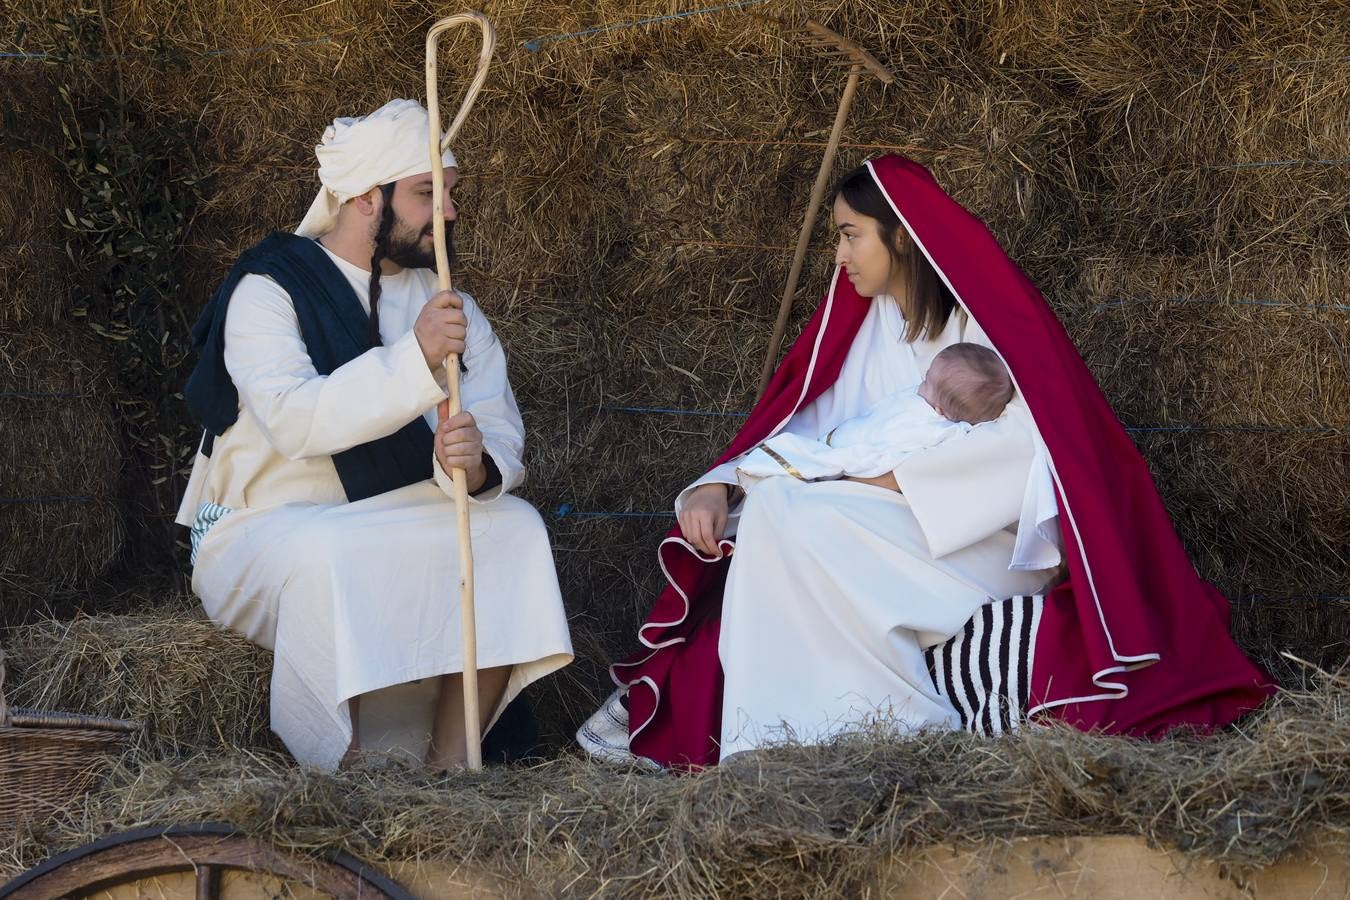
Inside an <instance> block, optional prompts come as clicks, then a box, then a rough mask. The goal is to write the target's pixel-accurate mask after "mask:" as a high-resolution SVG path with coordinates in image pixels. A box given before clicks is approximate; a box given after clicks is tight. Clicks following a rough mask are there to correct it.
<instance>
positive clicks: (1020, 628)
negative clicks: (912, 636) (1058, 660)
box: [924, 594, 1045, 735]
mask: <svg viewBox="0 0 1350 900" xmlns="http://www.w3.org/2000/svg"><path fill="white" fill-rule="evenodd" d="M1044 608H1045V598H1044V597H1043V596H1041V595H1039V594H1037V595H1034V596H1024V597H1013V598H1011V599H1008V600H999V601H996V602H994V603H987V604H985V605H984V606H982V607H980V610H979V612H977V613H975V615H974V616H973V617H971V619H970V621H969V622H967V623H966V627H965V628H964V629H962V630H961V631H959V632H957V633H956V635H955V636H954V637H953V638H951V640H949V641H947V642H945V643H942V644H937V645H936V646H933V647H929V648H928V649H927V650H926V651H924V655H925V657H926V659H927V662H928V674H929V675H930V676H931V677H932V679H933V685H934V686H935V687H936V688H937V692H938V693H939V694H941V695H942V696H943V697H945V698H947V700H948V701H950V702H951V704H952V706H954V707H956V711H957V713H959V714H960V716H961V727H962V728H963V729H965V730H966V731H969V732H971V733H973V734H983V735H995V734H1002V733H1004V732H1007V731H1012V730H1013V729H1015V728H1017V727H1018V725H1019V724H1020V723H1021V721H1022V720H1023V718H1024V717H1025V715H1026V708H1027V694H1028V691H1029V687H1030V681H1031V666H1032V662H1033V659H1032V657H1033V655H1034V654H1035V650H1036V640H1035V638H1036V629H1037V628H1038V627H1039V626H1040V623H1041V610H1042V609H1044Z"/></svg>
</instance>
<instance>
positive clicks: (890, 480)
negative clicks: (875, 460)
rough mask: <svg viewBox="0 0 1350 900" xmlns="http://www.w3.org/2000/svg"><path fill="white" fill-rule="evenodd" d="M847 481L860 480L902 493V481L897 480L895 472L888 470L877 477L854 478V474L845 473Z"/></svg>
mask: <svg viewBox="0 0 1350 900" xmlns="http://www.w3.org/2000/svg"><path fill="white" fill-rule="evenodd" d="M844 480H845V481H859V482H862V483H863V484H874V485H876V486H877V487H880V488H885V489H886V490H888V491H895V492H896V493H897V494H898V493H900V482H898V481H896V480H895V473H894V472H887V473H886V474H885V475H878V476H877V477H876V478H854V477H853V476H852V475H845V476H844Z"/></svg>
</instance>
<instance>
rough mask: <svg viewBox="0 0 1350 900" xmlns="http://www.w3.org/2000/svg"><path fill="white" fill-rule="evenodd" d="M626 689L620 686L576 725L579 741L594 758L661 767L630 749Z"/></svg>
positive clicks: (645, 767) (648, 766) (650, 768)
mask: <svg viewBox="0 0 1350 900" xmlns="http://www.w3.org/2000/svg"><path fill="white" fill-rule="evenodd" d="M623 695H624V689H623V688H617V689H615V691H614V693H612V694H610V695H609V698H608V699H606V700H605V702H604V703H602V704H600V708H599V709H597V710H596V711H595V713H594V714H593V715H592V716H591V717H590V718H589V719H587V720H586V721H585V722H583V723H582V724H581V727H580V728H578V729H577V743H578V744H580V745H581V749H583V750H585V751H586V753H587V755H589V756H590V757H591V758H592V759H598V760H600V761H602V762H608V763H615V764H617V765H621V766H634V765H635V766H639V767H641V768H644V769H649V770H653V771H659V770H660V769H661V767H660V766H659V765H657V764H656V762H654V761H653V760H650V759H648V758H647V757H645V756H637V755H636V754H634V753H633V752H632V751H631V750H629V749H628V709H627V707H625V706H624V705H623Z"/></svg>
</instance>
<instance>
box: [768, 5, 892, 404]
mask: <svg viewBox="0 0 1350 900" xmlns="http://www.w3.org/2000/svg"><path fill="white" fill-rule="evenodd" d="M762 18H766V19H767V18H769V17H768V16H763V17H762ZM770 21H774V22H778V24H780V25H785V24H786V23H784V22H782V21H781V20H778V19H770ZM804 37H805V39H806V41H807V43H809V44H812V45H813V46H816V47H820V48H823V49H825V50H827V51H828V52H830V53H832V54H836V55H837V56H838V58H839V61H840V62H841V63H842V64H843V65H847V66H848V68H849V73H848V83H847V84H845V85H844V93H843V96H841V97H840V98H839V109H838V111H837V112H835V114H834V127H833V128H831V129H830V140H829V142H828V143H827V144H826V146H825V157H824V159H822V160H821V161H820V170H819V171H818V172H816V183H815V185H814V186H813V187H812V188H811V201H810V202H809V203H808V204H807V205H806V219H805V221H803V222H802V230H801V232H800V233H799V234H798V235H797V249H796V252H794V253H793V255H792V268H791V269H789V270H788V280H787V286H786V287H784V288H783V299H782V300H780V301H779V303H778V319H777V321H775V322H774V325H773V336H772V337H771V338H769V352H768V353H767V354H766V355H765V357H764V368H763V369H761V370H760V373H759V387H758V388H757V389H756V390H755V399H756V400H758V399H759V398H760V397H762V396H763V395H764V388H766V387H767V386H768V384H769V376H770V375H772V374H773V366H774V363H775V362H776V361H777V360H778V349H779V348H780V347H781V346H782V345H783V334H784V332H786V331H787V323H788V317H789V315H790V314H791V312H792V295H793V294H795V293H796V292H797V280H798V279H799V278H801V274H802V263H804V262H805V261H806V248H807V247H808V246H809V245H810V243H811V226H812V225H813V224H814V223H815V221H816V213H817V212H819V211H820V203H821V201H822V200H824V199H825V186H826V185H827V184H828V183H829V180H830V168H831V167H832V166H833V165H834V154H835V152H836V151H838V149H839V137H840V135H841V134H842V133H843V131H844V121H845V120H846V119H847V118H848V109H849V106H850V105H852V103H853V94H854V92H855V91H856V90H857V89H858V79H859V77H860V76H861V75H862V73H863V71H864V70H866V71H869V72H871V73H872V74H873V75H875V76H876V77H877V78H880V79H881V80H882V82H883V83H885V84H891V83H893V82H894V81H895V76H894V75H892V74H891V72H890V70H889V69H887V68H886V67H885V66H883V65H882V64H881V63H880V62H878V61H877V58H876V57H875V56H873V55H872V54H870V53H868V52H867V51H866V50H864V49H863V48H862V47H860V46H858V45H857V44H855V43H854V42H853V41H850V40H849V39H848V38H846V37H844V36H843V35H840V34H838V33H837V32H834V31H831V30H830V29H828V28H826V27H825V26H824V25H821V24H820V23H819V22H813V21H810V20H807V22H806V27H805V30H804Z"/></svg>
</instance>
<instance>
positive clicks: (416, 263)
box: [385, 219, 455, 269]
mask: <svg viewBox="0 0 1350 900" xmlns="http://www.w3.org/2000/svg"><path fill="white" fill-rule="evenodd" d="M428 235H433V232H432V229H431V226H430V225H428V226H427V227H426V228H425V229H423V230H422V231H414V230H413V229H411V228H409V227H408V226H407V225H406V224H405V223H404V222H403V221H402V220H401V219H400V220H397V221H395V222H394V228H393V230H392V231H391V232H390V234H389V252H388V253H386V254H385V259H387V260H389V261H390V262H392V263H394V264H396V265H399V266H402V267H403V268H405V269H434V268H436V248H435V247H434V246H432V247H424V246H423V245H422V238H423V237H424V236H428ZM445 257H446V260H447V264H448V265H449V266H450V267H452V268H453V267H454V265H455V223H454V222H446V223H445Z"/></svg>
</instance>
